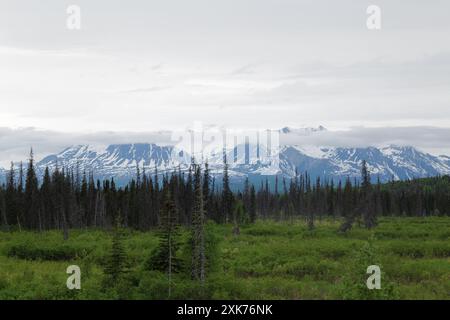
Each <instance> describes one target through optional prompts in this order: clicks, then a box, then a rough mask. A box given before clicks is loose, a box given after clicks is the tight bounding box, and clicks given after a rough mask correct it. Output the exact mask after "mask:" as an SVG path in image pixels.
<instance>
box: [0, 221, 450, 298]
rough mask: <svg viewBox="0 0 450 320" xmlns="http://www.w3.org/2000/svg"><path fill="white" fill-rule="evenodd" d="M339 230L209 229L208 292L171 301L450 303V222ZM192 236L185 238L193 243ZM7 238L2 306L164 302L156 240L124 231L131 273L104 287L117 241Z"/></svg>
mask: <svg viewBox="0 0 450 320" xmlns="http://www.w3.org/2000/svg"><path fill="white" fill-rule="evenodd" d="M338 226H339V225H338V223H333V222H331V221H323V222H322V223H320V222H318V223H317V225H316V229H315V230H314V231H311V232H310V231H308V230H307V228H306V226H305V224H304V223H303V222H302V221H297V222H295V223H291V224H289V223H286V222H284V223H281V222H280V223H278V222H269V221H259V222H257V223H256V224H254V225H249V226H244V227H241V234H240V235H239V236H234V235H233V233H232V226H231V225H214V224H209V225H208V232H209V234H212V235H214V236H213V237H214V238H215V240H214V241H212V243H214V244H215V245H211V246H210V257H211V259H210V260H211V263H210V265H209V270H208V278H207V281H206V283H205V284H204V286H200V285H199V284H198V283H196V282H194V281H192V280H190V278H189V271H188V268H189V256H188V254H187V251H188V250H186V246H184V247H183V246H182V247H181V248H180V251H179V252H178V255H179V256H180V257H181V258H182V259H183V261H184V262H185V263H184V264H185V270H182V272H180V273H179V274H177V275H175V276H174V278H173V283H172V294H171V297H170V298H172V299H193V298H200V299H450V218H448V217H447V218H444V217H433V218H383V219H380V221H379V226H378V227H377V228H375V229H374V230H371V231H367V230H364V229H362V228H359V227H355V228H354V229H353V230H351V231H350V232H349V233H347V234H339V233H338V232H337V229H338ZM187 236H188V233H187V231H186V230H184V231H183V233H182V236H181V237H182V242H186V239H187ZM62 238H63V237H62V233H61V232H57V231H50V232H44V233H32V232H0V299H167V298H168V290H167V287H168V286H167V277H166V275H165V274H163V273H161V272H156V271H149V270H146V269H147V268H146V267H145V266H146V263H145V262H146V261H147V260H148V257H149V256H150V254H151V252H152V250H153V249H154V248H155V246H156V245H157V243H158V239H157V237H156V234H155V232H146V233H143V232H136V231H131V230H127V231H126V233H125V239H124V246H125V249H126V252H127V256H128V262H129V266H130V267H129V272H128V273H127V275H126V277H125V278H124V279H123V280H122V281H119V282H118V283H117V284H115V285H114V286H113V287H105V286H104V283H103V279H104V275H103V264H104V261H105V259H106V256H107V255H108V252H110V247H111V235H110V234H109V233H107V232H104V231H98V230H71V232H70V238H69V240H67V241H63V239H62ZM72 264H75V265H79V266H80V268H81V272H82V274H81V283H82V284H81V285H82V288H81V290H68V289H67V287H66V280H67V277H68V275H67V274H66V268H67V267H68V266H69V265H72ZM369 265H379V266H380V267H381V271H382V277H381V287H382V289H381V290H368V289H367V287H366V279H367V277H368V276H369V275H368V274H366V268H367V266H369Z"/></svg>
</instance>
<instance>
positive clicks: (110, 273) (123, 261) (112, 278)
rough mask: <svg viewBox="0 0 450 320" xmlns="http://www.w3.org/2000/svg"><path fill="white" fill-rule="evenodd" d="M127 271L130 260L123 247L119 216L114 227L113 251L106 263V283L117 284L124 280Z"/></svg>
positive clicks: (108, 284)
mask: <svg viewBox="0 0 450 320" xmlns="http://www.w3.org/2000/svg"><path fill="white" fill-rule="evenodd" d="M127 272H128V262H127V255H126V253H125V250H124V247H123V230H122V227H121V224H120V217H118V218H117V221H116V224H115V226H114V228H113V234H112V243H111V251H110V253H109V255H108V257H107V260H106V264H105V270H104V273H105V279H104V284H105V285H106V286H111V287H114V286H116V285H117V284H119V283H120V282H121V281H122V280H123V277H124V275H125V274H126V273H127Z"/></svg>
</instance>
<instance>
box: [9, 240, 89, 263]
mask: <svg viewBox="0 0 450 320" xmlns="http://www.w3.org/2000/svg"><path fill="white" fill-rule="evenodd" d="M87 254H88V252H87V250H86V249H83V248H76V247H71V246H69V245H66V244H62V245H59V246H51V247H50V246H48V245H42V244H41V245H39V246H38V245H36V244H33V243H20V244H16V245H12V246H11V247H10V248H9V249H8V250H7V256H8V257H15V258H19V259H25V260H50V261H64V260H75V259H77V258H83V257H85V256H86V255H87Z"/></svg>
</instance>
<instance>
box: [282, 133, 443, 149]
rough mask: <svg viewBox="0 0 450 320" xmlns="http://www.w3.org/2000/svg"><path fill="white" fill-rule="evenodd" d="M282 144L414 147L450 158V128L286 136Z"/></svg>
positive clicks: (283, 137)
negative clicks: (449, 156) (449, 155)
mask: <svg viewBox="0 0 450 320" xmlns="http://www.w3.org/2000/svg"><path fill="white" fill-rule="evenodd" d="M281 143H282V144H298V145H302V144H304V145H314V146H330V147H367V146H375V147H376V146H386V145H390V144H393V145H401V146H414V147H416V148H419V149H422V150H425V151H427V152H431V153H433V154H436V155H440V154H447V155H448V154H450V128H438V127H426V126H420V127H379V128H364V127H353V128H351V129H350V130H341V131H321V132H316V133H314V134H310V135H305V136H299V135H295V134H287V135H282V137H281Z"/></svg>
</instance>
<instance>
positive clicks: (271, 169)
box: [2, 126, 450, 185]
mask: <svg viewBox="0 0 450 320" xmlns="http://www.w3.org/2000/svg"><path fill="white" fill-rule="evenodd" d="M323 131H326V129H325V128H324V127H322V126H319V127H318V128H300V129H292V128H288V127H285V128H282V129H280V130H278V132H279V139H280V147H279V152H278V153H277V154H276V155H272V158H270V159H269V160H270V161H267V159H262V158H261V157H260V154H258V153H260V152H262V151H263V146H259V145H257V144H254V143H248V144H246V145H237V146H236V147H234V148H228V149H227V159H228V164H229V172H230V176H231V180H232V182H233V183H234V185H236V184H240V183H241V182H242V181H243V180H244V179H245V177H246V176H249V177H250V180H251V181H253V182H254V183H257V182H259V181H261V180H265V179H266V178H269V180H273V178H274V176H275V175H278V176H280V177H285V178H287V179H289V178H291V177H294V176H295V172H296V171H297V172H305V171H307V172H308V173H309V174H310V175H311V177H312V178H316V177H321V178H327V179H334V180H338V179H345V178H346V177H351V178H358V177H359V175H360V166H361V161H362V160H366V161H367V162H368V164H369V169H370V171H371V174H372V177H374V179H375V178H377V177H379V178H380V180H381V181H388V180H390V179H396V180H405V179H412V178H419V177H427V176H437V175H445V174H450V157H448V156H434V155H431V154H428V153H425V152H422V151H419V150H418V149H416V148H414V147H412V146H397V145H388V146H381V147H380V146H378V147H373V146H367V147H328V146H317V145H314V146H313V145H302V144H301V141H302V140H301V139H297V142H296V141H295V139H293V137H296V136H297V137H300V138H301V137H302V136H303V137H304V136H309V135H314V134H317V133H320V132H323ZM36 147H38V146H36ZM191 158H192V157H191V154H190V153H189V152H187V151H186V150H182V149H179V148H178V147H177V146H175V145H161V144H155V143H131V144H111V145H108V146H106V147H98V146H91V145H74V146H71V147H68V148H66V149H64V150H62V151H61V152H59V153H57V154H51V155H48V156H46V157H44V158H43V159H41V160H39V161H37V162H36V167H37V172H38V174H39V175H42V174H43V172H44V170H45V167H49V169H51V170H54V169H55V168H56V167H58V168H68V169H70V170H74V171H77V170H78V171H79V172H81V173H82V172H84V171H86V172H92V173H93V174H94V177H95V178H98V179H104V178H111V177H113V178H114V179H115V181H116V182H117V184H118V185H124V184H126V183H127V182H128V181H129V180H130V179H131V178H133V177H135V175H136V171H137V169H136V166H139V168H140V170H141V172H142V170H145V171H146V172H147V173H152V174H153V173H154V171H155V168H156V169H157V170H158V172H159V173H166V172H172V171H173V170H181V171H187V170H188V168H189V165H190V163H191ZM206 158H207V161H208V164H209V166H210V169H211V173H212V175H213V176H217V177H219V178H220V176H221V174H222V172H223V155H222V152H221V150H220V149H218V152H216V153H215V154H214V153H213V154H208V155H207V156H206ZM204 160H205V159H203V161H204ZM197 161H198V160H197ZM200 161H201V160H200ZM6 172H7V169H6V168H4V169H2V173H3V174H2V176H4V175H5V173H6Z"/></svg>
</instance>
